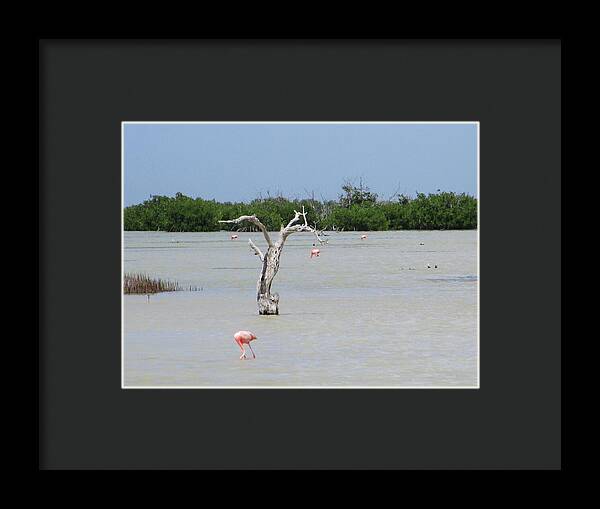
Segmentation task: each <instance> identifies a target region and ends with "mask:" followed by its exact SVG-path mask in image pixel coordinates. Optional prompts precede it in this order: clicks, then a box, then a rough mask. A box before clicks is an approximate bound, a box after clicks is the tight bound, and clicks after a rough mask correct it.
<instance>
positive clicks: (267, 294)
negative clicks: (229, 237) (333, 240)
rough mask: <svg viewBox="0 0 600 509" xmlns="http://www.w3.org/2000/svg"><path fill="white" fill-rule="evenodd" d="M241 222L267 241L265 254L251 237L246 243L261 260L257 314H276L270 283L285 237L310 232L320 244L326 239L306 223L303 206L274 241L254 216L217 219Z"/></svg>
mask: <svg viewBox="0 0 600 509" xmlns="http://www.w3.org/2000/svg"><path fill="white" fill-rule="evenodd" d="M301 217H302V218H303V219H304V223H303V224H302V223H300V224H296V223H298V221H300V218H301ZM242 222H250V223H252V224H253V225H255V226H256V227H258V229H259V230H260V231H262V233H263V235H264V237H265V240H266V241H267V251H266V253H265V254H263V252H262V251H261V250H260V249H259V248H258V247H257V246H256V244H254V242H252V239H249V240H248V244H250V247H251V248H252V250H253V251H254V254H255V255H257V256H258V257H259V258H260V261H261V262H262V270H261V272H260V276H259V278H258V282H257V284H256V302H257V303H258V314H259V315H278V314H279V294H278V293H271V283H272V282H273V278H274V277H275V275H276V274H277V271H278V270H279V258H280V257H281V250H282V249H283V245H284V243H285V241H286V240H287V238H288V237H289V236H290V235H292V234H293V233H300V232H310V233H312V234H313V235H314V236H315V237H316V239H317V241H318V242H319V243H320V244H326V243H327V240H323V239H322V238H321V234H322V233H321V232H320V231H318V230H317V229H316V227H315V228H313V227H311V226H309V225H308V222H307V220H306V212H305V211H304V206H302V212H298V211H296V210H294V218H293V219H292V220H291V221H290V222H289V223H288V224H287V225H286V226H283V225H282V226H281V229H280V230H279V238H278V239H277V241H276V242H273V241H272V240H271V236H270V235H269V232H268V231H267V228H266V227H265V225H264V224H262V223H261V222H260V221H259V219H258V218H257V217H256V216H255V215H252V216H240V217H238V218H237V219H229V220H227V221H219V223H234V224H239V223H242Z"/></svg>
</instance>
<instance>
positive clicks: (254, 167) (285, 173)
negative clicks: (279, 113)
mask: <svg viewBox="0 0 600 509" xmlns="http://www.w3.org/2000/svg"><path fill="white" fill-rule="evenodd" d="M124 135H125V136H124V144H125V147H124V148H125V170H124V171H125V176H124V181H125V205H126V206H127V205H132V204H135V203H140V202H142V201H144V200H146V199H148V198H149V197H150V195H153V194H160V195H167V196H174V195H175V193H176V192H182V193H183V194H186V195H188V196H192V197H194V198H196V197H201V198H205V199H213V198H214V199H216V200H217V201H250V200H252V199H254V198H256V197H257V196H258V195H259V194H261V193H262V196H263V197H266V196H267V192H270V194H271V196H273V195H277V194H279V193H281V194H283V195H284V196H286V197H289V198H296V197H297V198H304V197H306V196H307V193H312V192H313V191H314V193H315V198H318V199H320V198H326V199H337V197H338V194H339V193H340V190H341V186H342V184H343V183H344V180H345V179H351V180H352V179H354V180H356V181H358V179H359V178H361V177H362V179H363V182H365V183H366V184H368V185H369V187H370V188H371V191H373V192H375V193H378V194H379V196H380V198H382V199H387V198H388V197H389V196H390V195H392V194H393V193H394V192H395V191H396V190H397V189H398V190H399V192H400V193H404V194H408V195H414V194H415V193H416V192H417V191H419V192H424V193H430V192H436V191H437V190H438V189H440V190H442V191H455V192H458V193H461V192H465V193H468V194H471V195H474V196H475V195H476V193H477V125H476V124H125V133H124Z"/></svg>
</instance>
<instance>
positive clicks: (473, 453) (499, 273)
mask: <svg viewBox="0 0 600 509" xmlns="http://www.w3.org/2000/svg"><path fill="white" fill-rule="evenodd" d="M561 51H562V41H561V40H560V38H556V39H507V40H500V39H498V40H486V39H467V40H458V39H428V40H421V39H410V40H407V39H364V40H359V39H356V40H354V39H352V40H351V39H346V40H342V39H327V40H325V39H320V40H317V39H306V40H296V39H277V40H276V39H272V40H259V39H226V40H225V39H210V40H203V39H185V40H184V39H182V40H179V39H156V40H151V39H148V40H137V39H51V38H49V39H40V40H39V41H38V65H39V75H38V77H39V90H38V92H39V96H38V98H39V103H38V104H39V126H38V128H39V186H40V202H39V209H40V210H39V214H40V225H39V256H40V280H39V303H40V316H39V318H40V338H39V351H38V355H39V366H38V389H39V392H38V409H39V414H38V418H39V430H38V431H39V451H38V453H39V457H38V466H39V468H40V469H42V470H46V469H553V470H556V469H560V468H561V465H562V463H561V395H562V392H561V384H562V376H561V294H560V291H561V280H560V278H561V244H560V242H561V157H562V152H561V147H562V130H561V121H562V119H561V112H562V100H561V98H562V72H561V65H562V63H561V55H562V53H561ZM124 120H138V121H142V120H150V121H156V120H305V121H309V120H339V121H357V120H371V121H377V120H381V121H398V120H412V121H418V120H422V121H437V120H451V121H452V120H476V121H479V122H480V128H481V131H480V133H481V138H480V142H481V145H480V147H481V171H480V197H479V198H480V200H481V209H480V211H481V223H480V228H481V230H480V240H481V246H480V249H481V267H480V283H479V284H480V285H481V287H480V292H481V294H480V295H481V309H480V316H481V380H480V381H481V387H480V389H478V390H435V389H424V390H423V389H421V390H411V389H400V390H381V389H372V390H371V389H355V390H336V389H327V390H320V391H318V390H228V391H219V390H160V389H152V390H123V389H121V371H120V370H121V339H120V338H121V308H120V292H121V281H120V269H121V267H120V259H121V253H120V249H121V233H120V225H121V223H120V221H121V210H120V204H121V175H120V172H121V138H120V132H121V122H122V121H124ZM83 277H87V278H92V279H93V281H94V284H93V289H92V290H91V291H90V290H89V289H87V288H82V287H81V283H82V278H83ZM242 441H243V445H242Z"/></svg>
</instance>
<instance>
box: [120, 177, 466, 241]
mask: <svg viewBox="0 0 600 509" xmlns="http://www.w3.org/2000/svg"><path fill="white" fill-rule="evenodd" d="M302 206H304V207H305V210H306V212H307V215H308V217H309V218H310V221H309V222H310V223H311V225H312V226H314V227H315V228H317V229H319V230H322V231H385V230H473V229H476V228H477V199H476V198H475V197H473V196H470V195H467V194H465V193H460V194H457V193H454V192H442V191H439V190H438V192H436V193H430V194H427V195H426V194H424V193H417V194H416V196H414V197H411V196H406V195H404V194H400V195H398V194H396V195H394V197H393V198H391V199H388V200H384V201H380V200H378V196H377V194H375V193H371V192H370V190H369V188H368V187H367V186H365V185H363V183H362V181H361V182H360V184H359V185H354V184H353V183H351V182H346V183H345V185H344V186H342V193H341V194H340V196H339V199H338V200H325V199H322V200H316V199H315V198H314V194H313V196H312V197H310V198H306V199H288V198H285V197H283V196H276V197H271V196H268V197H267V198H263V197H259V198H256V199H254V200H252V201H251V202H249V203H243V202H237V203H233V202H217V201H216V200H205V199H202V198H191V197H189V196H186V195H184V194H182V193H177V194H176V195H175V197H168V196H156V195H153V196H151V197H150V199H148V200H146V201H144V202H143V203H140V204H137V205H131V206H129V207H125V209H124V228H125V231H167V232H212V231H219V230H224V229H227V230H236V231H253V230H254V229H256V228H255V227H254V226H253V225H250V226H246V227H245V228H244V227H243V228H240V227H239V225H235V224H234V225H231V227H224V226H223V224H222V223H219V222H218V221H220V220H227V219H231V218H233V217H240V216H243V215H252V214H254V215H256V216H257V217H258V218H259V219H260V221H261V222H262V223H263V224H264V225H265V226H266V227H267V229H268V230H269V231H278V230H279V228H280V227H281V225H283V224H285V223H287V221H288V220H289V218H290V217H293V216H294V210H301V209H302Z"/></svg>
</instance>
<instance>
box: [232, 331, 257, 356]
mask: <svg viewBox="0 0 600 509" xmlns="http://www.w3.org/2000/svg"><path fill="white" fill-rule="evenodd" d="M233 339H235V342H236V343H237V344H238V346H239V347H240V349H241V350H242V355H240V359H245V358H246V350H245V349H244V345H248V347H249V348H250V351H251V352H252V357H254V358H255V359H256V354H255V353H254V350H252V346H251V345H250V341H253V340H254V339H256V335H255V334H254V333H252V332H250V331H247V330H240V331H237V332H236V333H235V334H234V335H233Z"/></svg>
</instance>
